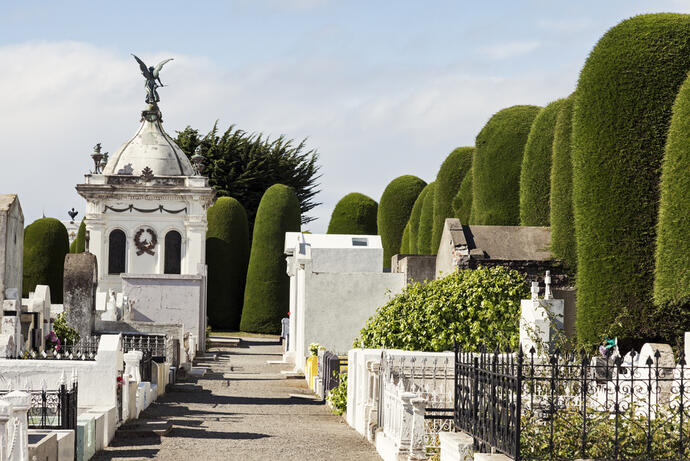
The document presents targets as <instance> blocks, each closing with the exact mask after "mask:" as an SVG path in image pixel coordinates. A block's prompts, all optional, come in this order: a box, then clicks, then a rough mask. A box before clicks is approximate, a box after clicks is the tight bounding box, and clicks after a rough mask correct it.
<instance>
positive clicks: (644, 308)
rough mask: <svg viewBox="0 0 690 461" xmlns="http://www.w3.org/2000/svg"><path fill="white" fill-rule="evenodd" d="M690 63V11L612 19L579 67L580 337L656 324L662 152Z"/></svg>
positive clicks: (639, 330) (628, 332)
mask: <svg viewBox="0 0 690 461" xmlns="http://www.w3.org/2000/svg"><path fill="white" fill-rule="evenodd" d="M688 69H690V16H688V15H681V14H665V13H664V14H650V15H642V16H636V17H634V18H631V19H628V20H626V21H623V22H622V23H620V24H619V25H617V26H615V27H613V28H612V29H611V30H609V31H608V32H607V33H606V34H605V35H604V36H603V37H602V38H601V40H599V42H598V43H597V45H596V46H595V47H594V49H593V50H592V52H591V53H590V55H589V58H588V59H587V62H586V63H585V66H584V68H583V69H582V72H581V73H580V79H579V81H578V85H577V90H576V95H577V97H576V99H575V109H574V112H573V150H572V160H573V203H574V212H575V235H576V238H577V258H578V264H577V271H578V279H577V284H578V290H577V305H578V307H577V332H578V339H579V340H580V341H582V342H585V343H596V342H598V341H599V340H600V339H601V337H602V336H603V335H605V334H607V333H608V332H609V330H610V329H613V330H615V332H616V334H617V335H618V336H619V337H622V338H625V337H626V336H632V335H634V336H635V337H636V338H640V337H641V336H640V335H641V334H643V331H649V329H650V328H654V327H653V326H652V325H651V324H650V321H649V319H650V317H651V314H652V311H653V303H652V291H653V276H654V248H655V241H656V224H657V218H658V212H659V209H658V203H659V178H660V173H661V160H662V157H663V153H664V146H665V143H666V135H667V133H668V129H669V124H670V121H671V109H672V106H673V102H674V100H675V97H676V95H677V94H678V90H679V89H680V86H681V84H682V83H683V81H684V80H685V78H686V76H687V72H688ZM685 168H687V165H685ZM686 248H687V247H686ZM621 314H625V317H620V316H621Z"/></svg>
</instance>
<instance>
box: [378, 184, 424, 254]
mask: <svg viewBox="0 0 690 461" xmlns="http://www.w3.org/2000/svg"><path fill="white" fill-rule="evenodd" d="M424 186H426V183H425V182H424V181H422V180H421V179H419V178H418V177H416V176H412V175H405V176H400V177H398V178H395V179H394V180H392V181H391V182H390V183H388V186H386V189H385V190H384V191H383V195H381V202H380V203H379V209H378V216H377V223H378V229H379V234H380V235H381V243H382V244H383V267H386V268H388V267H391V258H392V257H393V255H395V254H398V253H399V252H400V243H401V241H402V235H403V232H404V230H405V225H407V221H408V220H409V219H410V214H411V213H412V207H413V206H414V202H415V200H417V196H418V195H419V194H420V192H422V189H424Z"/></svg>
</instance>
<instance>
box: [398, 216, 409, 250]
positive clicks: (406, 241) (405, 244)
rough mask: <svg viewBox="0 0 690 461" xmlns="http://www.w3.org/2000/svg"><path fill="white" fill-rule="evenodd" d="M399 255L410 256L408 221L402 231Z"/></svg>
mask: <svg viewBox="0 0 690 461" xmlns="http://www.w3.org/2000/svg"><path fill="white" fill-rule="evenodd" d="M400 253H402V254H404V255H408V254H410V221H407V225H406V226H405V230H404V231H403V236H402V242H401V244H400Z"/></svg>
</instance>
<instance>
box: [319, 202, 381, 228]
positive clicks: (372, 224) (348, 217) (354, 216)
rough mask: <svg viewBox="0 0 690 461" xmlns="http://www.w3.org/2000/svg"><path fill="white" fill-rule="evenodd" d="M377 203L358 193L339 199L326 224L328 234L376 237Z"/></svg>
mask: <svg viewBox="0 0 690 461" xmlns="http://www.w3.org/2000/svg"><path fill="white" fill-rule="evenodd" d="M378 207H379V205H378V203H376V201H375V200H373V199H371V198H369V197H367V196H366V195H364V194H360V193H358V192H352V193H350V194H347V195H346V196H345V197H343V198H341V199H340V201H339V202H338V203H337V205H336V206H335V208H334V209H333V214H331V221H330V222H329V223H328V233H329V234H358V235H360V234H361V235H377V234H378V231H377V228H376V214H377V211H378Z"/></svg>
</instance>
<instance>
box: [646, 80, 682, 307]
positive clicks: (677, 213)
mask: <svg viewBox="0 0 690 461" xmlns="http://www.w3.org/2000/svg"><path fill="white" fill-rule="evenodd" d="M654 300H655V301H656V303H657V304H667V303H669V304H678V305H680V304H683V303H686V304H687V303H690V78H688V79H686V80H685V83H683V86H681V88H680V91H679V92H678V96H677V97H676V101H675V104H674V106H673V117H672V118H671V127H670V129H669V132H668V139H667V140H666V148H665V152H664V159H663V166H662V170H661V200H660V203H659V221H658V226H657V241H656V270H655V279H654Z"/></svg>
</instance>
